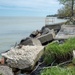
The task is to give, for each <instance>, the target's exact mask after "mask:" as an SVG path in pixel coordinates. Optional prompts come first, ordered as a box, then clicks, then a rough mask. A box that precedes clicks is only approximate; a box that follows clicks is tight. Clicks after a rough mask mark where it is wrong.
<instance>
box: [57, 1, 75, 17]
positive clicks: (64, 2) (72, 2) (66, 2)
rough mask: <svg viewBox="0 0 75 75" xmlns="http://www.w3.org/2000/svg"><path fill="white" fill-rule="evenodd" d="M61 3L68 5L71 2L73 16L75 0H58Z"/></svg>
mask: <svg viewBox="0 0 75 75" xmlns="http://www.w3.org/2000/svg"><path fill="white" fill-rule="evenodd" d="M58 1H59V2H60V3H61V4H63V5H66V4H68V3H71V16H73V15H74V13H73V9H74V0H58Z"/></svg>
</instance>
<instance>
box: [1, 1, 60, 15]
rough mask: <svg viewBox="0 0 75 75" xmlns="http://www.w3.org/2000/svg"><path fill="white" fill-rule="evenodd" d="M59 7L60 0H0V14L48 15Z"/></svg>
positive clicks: (54, 12) (55, 11)
mask: <svg viewBox="0 0 75 75" xmlns="http://www.w3.org/2000/svg"><path fill="white" fill-rule="evenodd" d="M59 8H61V5H60V4H59V2H58V0H0V16H46V15H52V14H56V13H57V10H58V9H59Z"/></svg>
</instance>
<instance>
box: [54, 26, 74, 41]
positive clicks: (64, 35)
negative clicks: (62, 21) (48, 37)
mask: <svg viewBox="0 0 75 75" xmlns="http://www.w3.org/2000/svg"><path fill="white" fill-rule="evenodd" d="M73 37H75V25H63V26H61V29H60V31H59V32H58V34H57V35H56V36H55V39H56V40H62V39H68V38H73Z"/></svg>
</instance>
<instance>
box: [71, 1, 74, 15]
mask: <svg viewBox="0 0 75 75" xmlns="http://www.w3.org/2000/svg"><path fill="white" fill-rule="evenodd" d="M73 7H74V0H72V8H71V9H72V16H73V15H74V13H73Z"/></svg>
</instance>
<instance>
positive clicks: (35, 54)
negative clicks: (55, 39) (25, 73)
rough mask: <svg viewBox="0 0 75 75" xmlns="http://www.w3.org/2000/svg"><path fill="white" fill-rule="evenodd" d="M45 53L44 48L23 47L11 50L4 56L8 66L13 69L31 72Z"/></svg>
mask: <svg viewBox="0 0 75 75" xmlns="http://www.w3.org/2000/svg"><path fill="white" fill-rule="evenodd" d="M43 52H44V46H22V47H21V48H19V47H15V48H11V49H10V51H8V52H6V53H3V54H2V56H3V57H5V58H6V59H7V60H6V62H7V64H8V65H9V66H10V67H12V68H18V69H29V70H31V69H33V67H34V66H35V64H36V62H37V61H38V60H39V58H41V56H42V54H43Z"/></svg>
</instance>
